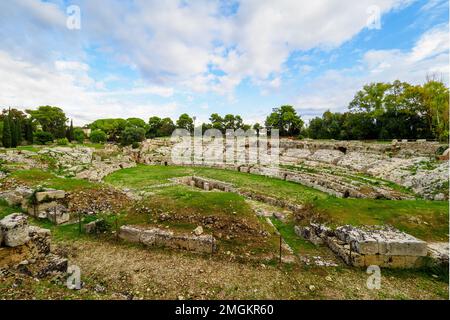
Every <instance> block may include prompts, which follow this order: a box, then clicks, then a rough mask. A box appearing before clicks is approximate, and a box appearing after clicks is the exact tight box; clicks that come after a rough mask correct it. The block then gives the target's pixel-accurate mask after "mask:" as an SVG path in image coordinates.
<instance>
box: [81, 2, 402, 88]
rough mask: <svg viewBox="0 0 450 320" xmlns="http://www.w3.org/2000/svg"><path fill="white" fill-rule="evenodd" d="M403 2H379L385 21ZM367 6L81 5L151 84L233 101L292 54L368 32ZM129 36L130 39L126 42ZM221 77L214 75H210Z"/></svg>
mask: <svg viewBox="0 0 450 320" xmlns="http://www.w3.org/2000/svg"><path fill="white" fill-rule="evenodd" d="M408 2H409V1H405V0H379V1H377V6H378V7H379V8H380V12H381V13H382V14H383V13H385V12H388V11H390V10H392V9H394V8H396V7H398V6H400V5H402V4H405V3H408ZM372 3H373V1H372V0H358V1H352V3H351V5H345V6H343V5H342V2H341V1H339V0H323V1H315V2H312V1H310V2H303V1H290V0H280V1H277V2H276V3H274V2H273V1H269V0H249V1H243V2H241V3H240V4H239V9H238V10H237V12H236V13H235V14H232V15H223V14H221V8H222V7H223V2H220V1H206V0H197V1H191V2H188V1H186V2H180V1H176V0H168V1H143V0H140V1H135V2H134V3H133V5H131V7H130V4H129V3H128V2H118V1H116V2H114V1H112V2H109V3H108V5H107V6H105V5H102V4H101V3H100V2H98V1H92V0H90V1H82V2H81V8H82V12H83V13H84V17H85V19H84V20H83V22H84V24H83V28H84V29H85V32H87V33H89V37H90V38H92V39H94V40H95V41H97V42H99V43H101V44H102V45H103V46H104V47H109V46H113V47H115V49H114V50H115V51H116V54H117V57H118V58H119V57H120V59H121V60H122V61H125V62H127V63H129V64H132V65H135V66H136V67H137V69H138V70H139V71H141V72H142V74H143V75H144V76H145V77H147V78H148V79H150V80H151V81H154V82H156V83H171V84H173V83H176V84H180V85H183V86H186V87H188V88H189V89H191V90H193V91H197V92H205V91H208V90H212V91H215V92H218V93H221V94H230V92H232V91H233V90H234V88H235V87H236V86H237V85H238V84H239V83H241V81H242V80H243V79H246V78H250V79H251V80H253V81H254V82H255V83H262V82H264V81H269V82H270V81H273V78H277V76H278V75H279V74H280V73H281V72H282V71H283V64H284V63H285V62H286V60H287V58H288V57H289V55H290V53H291V52H293V51H296V50H308V49H311V48H316V47H321V48H334V47H337V46H339V45H340V44H342V43H343V42H345V41H347V40H349V39H351V38H352V37H353V36H354V35H355V34H357V33H358V32H360V31H361V30H362V29H363V28H365V27H366V25H367V21H368V19H369V16H368V14H367V8H368V7H369V6H371V5H372ZM130 35H132V36H130ZM210 67H213V68H214V69H216V70H219V71H221V73H222V74H221V75H218V74H212V73H210V72H209V71H210V70H209V68H210Z"/></svg>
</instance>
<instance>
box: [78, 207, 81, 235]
mask: <svg viewBox="0 0 450 320" xmlns="http://www.w3.org/2000/svg"><path fill="white" fill-rule="evenodd" d="M78 235H81V213H80V212H78Z"/></svg>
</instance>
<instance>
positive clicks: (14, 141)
mask: <svg viewBox="0 0 450 320" xmlns="http://www.w3.org/2000/svg"><path fill="white" fill-rule="evenodd" d="M8 118H9V126H10V130H11V147H13V148H15V147H17V130H16V122H15V121H14V119H12V118H11V117H10V116H9V117H8Z"/></svg>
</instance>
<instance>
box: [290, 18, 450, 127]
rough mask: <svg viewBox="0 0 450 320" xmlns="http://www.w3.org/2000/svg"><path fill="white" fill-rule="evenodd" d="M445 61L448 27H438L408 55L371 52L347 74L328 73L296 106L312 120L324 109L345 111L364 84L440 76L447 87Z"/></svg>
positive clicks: (420, 80) (305, 90) (303, 92)
mask: <svg viewBox="0 0 450 320" xmlns="http://www.w3.org/2000/svg"><path fill="white" fill-rule="evenodd" d="M448 61H449V40H448V25H441V26H438V27H436V28H433V29H431V30H429V31H427V32H425V33H424V34H423V35H422V36H421V37H420V38H419V40H418V41H417V42H416V43H415V45H414V47H413V48H412V49H411V50H410V51H401V50H370V51H368V52H366V53H365V54H364V56H363V59H362V61H360V63H359V64H357V65H355V66H354V67H353V68H352V69H350V70H349V69H345V70H329V71H327V72H326V73H325V74H324V75H322V76H320V77H318V78H316V79H315V80H313V81H312V82H310V83H309V84H308V85H307V86H306V87H305V88H303V89H302V90H301V93H300V96H299V97H298V99H297V101H296V102H297V103H296V106H297V107H298V110H299V111H300V113H303V114H306V115H307V117H306V118H311V117H313V116H316V115H320V114H321V113H322V112H324V111H325V110H327V109H330V110H332V111H346V110H347V106H348V104H349V102H350V101H351V100H352V99H353V96H354V94H355V93H356V92H357V91H358V90H360V89H361V88H362V86H363V85H364V84H367V83H371V82H391V81H394V80H397V79H398V80H400V81H406V82H409V83H414V84H420V83H423V82H425V80H426V75H427V74H437V75H439V76H442V77H443V80H444V81H445V82H446V83H448V81H449V79H448ZM355 74H356V75H355Z"/></svg>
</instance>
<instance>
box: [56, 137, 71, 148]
mask: <svg viewBox="0 0 450 320" xmlns="http://www.w3.org/2000/svg"><path fill="white" fill-rule="evenodd" d="M56 143H57V144H58V146H67V145H68V144H69V140H68V139H67V138H61V139H58V140H56Z"/></svg>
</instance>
